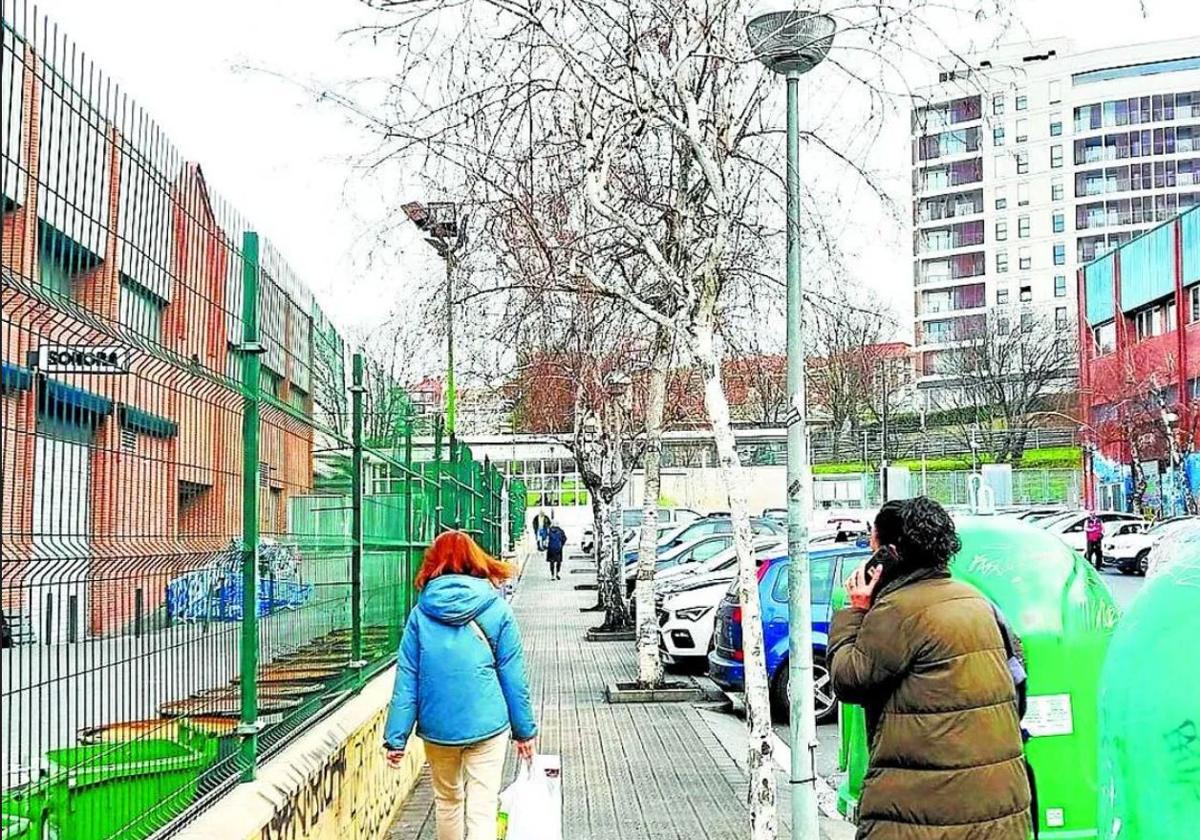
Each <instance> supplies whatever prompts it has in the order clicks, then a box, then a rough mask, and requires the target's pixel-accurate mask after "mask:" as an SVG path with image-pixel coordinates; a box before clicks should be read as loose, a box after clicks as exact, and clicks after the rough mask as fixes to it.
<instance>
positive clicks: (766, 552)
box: [654, 537, 787, 592]
mask: <svg viewBox="0 0 1200 840" xmlns="http://www.w3.org/2000/svg"><path fill="white" fill-rule="evenodd" d="M754 553H755V554H756V555H757V557H758V559H759V560H763V559H766V558H767V557H776V556H779V555H780V554H787V543H785V542H782V541H780V540H778V539H776V538H775V537H768V538H765V539H757V540H755V541H754ZM736 568H737V549H736V548H734V547H733V546H730V547H729V548H727V549H725V550H724V551H722V552H721V553H720V554H717V555H715V556H714V557H713V558H712V559H711V560H705V561H703V562H701V563H684V564H682V565H678V566H672V567H671V568H669V569H662V570H656V571H655V573H654V589H655V591H656V592H667V591H669V590H670V589H671V587H673V586H687V585H688V584H690V583H691V581H693V580H698V579H699V578H700V577H702V576H704V575H707V574H710V573H712V572H720V571H729V574H728V575H727V578H732V577H733V574H734V571H733V570H735V569H736Z"/></svg>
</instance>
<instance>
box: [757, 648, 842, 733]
mask: <svg viewBox="0 0 1200 840" xmlns="http://www.w3.org/2000/svg"><path fill="white" fill-rule="evenodd" d="M813 701H814V702H813V712H814V713H815V715H816V718H817V723H818V724H822V723H830V722H831V721H833V720H834V719H835V718H836V717H837V697H836V695H835V694H834V693H833V681H832V679H831V678H830V676H829V669H828V668H827V667H825V660H824V658H823V657H820V656H816V655H814V656H813ZM788 706H789V703H788V667H787V660H784V661H783V662H781V663H780V664H779V668H778V669H777V670H776V671H775V678H774V679H773V680H771V712H772V714H773V715H774V716H775V719H776V720H777V721H779V722H781V723H784V722H786V721H787V718H788Z"/></svg>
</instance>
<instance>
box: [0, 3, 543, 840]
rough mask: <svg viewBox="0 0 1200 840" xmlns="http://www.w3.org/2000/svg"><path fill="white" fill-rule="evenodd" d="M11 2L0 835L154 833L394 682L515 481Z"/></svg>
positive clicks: (1, 83)
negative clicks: (425, 410) (365, 346)
mask: <svg viewBox="0 0 1200 840" xmlns="http://www.w3.org/2000/svg"><path fill="white" fill-rule="evenodd" d="M0 11H2V18H3V44H2V50H0V89H2V91H3V96H2V97H0V103H2V104H0V123H2V133H0V139H2V140H3V148H2V153H0V187H2V190H0V191H2V193H3V197H4V206H3V221H4V231H3V234H4V235H3V238H4V248H3V266H2V272H3V276H2V293H3V300H2V303H3V315H2V321H0V332H2V338H3V342H2V346H3V377H2V379H0V386H2V387H0V403H2V408H3V413H2V415H0V419H2V427H0V476H2V490H3V499H2V508H3V510H2V512H0V546H2V555H0V568H2V572H3V574H2V581H0V602H2V606H3V617H4V649H3V651H2V653H0V670H2V672H3V686H2V688H0V695H2V697H0V706H2V708H0V729H2V732H0V740H2V741H3V746H2V747H0V756H2V758H3V767H2V776H3V795H2V799H0V814H2V816H3V836H4V838H6V840H7V838H25V837H30V838H32V837H38V838H40V837H43V836H48V835H50V834H52V833H57V836H60V837H71V838H88V839H89V840H90V838H96V840H101V838H145V837H150V836H153V835H156V834H166V833H169V832H170V831H172V830H174V829H175V827H177V826H178V825H179V824H180V822H181V821H185V820H187V819H188V818H189V817H190V815H192V814H194V813H196V812H197V811H198V810H199V809H200V808H202V807H203V806H204V805H205V804H207V803H208V802H210V801H211V800H212V799H213V798H215V797H216V796H217V795H219V794H220V793H221V792H222V791H224V790H225V789H227V788H228V787H230V786H232V785H234V784H236V783H237V782H238V780H240V779H248V778H252V777H253V775H254V773H255V769H256V767H257V766H258V764H259V762H260V761H261V760H262V759H263V757H264V756H266V755H269V754H270V753H271V752H272V751H273V750H275V749H277V748H278V747H279V746H280V745H282V744H284V743H286V742H287V741H288V739H289V738H291V737H292V736H294V734H295V733H296V732H298V731H300V730H302V729H303V728H304V727H305V726H306V725H308V724H309V723H311V722H312V721H313V720H314V719H316V718H317V717H318V716H319V715H320V714H322V713H323V712H324V711H325V710H327V709H328V708H329V707H330V706H331V705H332V704H335V703H337V702H340V701H341V700H342V699H344V698H345V697H346V696H348V694H350V693H353V692H354V691H355V690H357V688H359V687H360V686H361V685H362V684H363V682H364V681H365V680H366V679H368V678H369V677H370V676H371V675H372V674H375V673H377V672H379V671H380V670H382V669H384V668H386V667H387V666H388V665H389V663H390V662H391V659H392V657H393V654H394V651H395V649H396V646H397V643H398V641H399V635H400V631H401V628H402V627H403V622H404V620H405V618H406V616H407V613H408V611H409V610H410V609H411V607H412V605H413V600H414V592H413V588H412V580H413V575H414V571H415V569H416V566H417V564H418V563H419V561H420V556H421V552H422V550H423V548H424V547H425V546H426V545H427V544H428V542H429V541H430V540H431V539H432V538H433V537H434V536H435V535H436V534H437V533H439V532H440V531H442V530H445V529H446V528H451V527H457V528H463V529H466V530H469V531H470V532H472V533H473V534H475V536H476V537H477V539H478V540H479V541H480V542H481V544H482V545H483V546H484V548H485V549H487V550H488V551H491V552H499V551H500V550H501V549H502V548H503V546H502V545H501V540H502V533H503V531H504V525H505V519H506V518H510V519H511V517H512V516H513V501H514V500H515V499H516V498H518V497H519V498H521V499H522V501H523V496H524V493H523V491H521V492H517V493H512V492H510V493H509V496H508V498H509V509H507V510H506V509H505V508H504V506H503V495H504V492H505V490H504V486H503V478H502V477H501V475H500V474H499V473H498V472H497V471H496V469H495V468H494V467H492V466H491V465H490V464H488V463H487V462H486V461H485V462H479V461H476V460H474V459H473V457H472V455H471V452H470V450H469V449H468V448H467V447H465V446H463V445H462V444H461V443H459V442H458V441H456V440H455V439H454V438H453V436H450V435H444V434H442V432H441V431H440V422H439V421H438V420H437V419H436V418H431V417H429V416H427V415H426V416H421V415H419V414H418V412H417V411H416V408H415V406H414V405H413V403H412V402H411V401H410V400H409V399H408V398H407V395H405V394H404V393H403V391H402V390H401V389H400V388H399V387H398V386H397V385H396V384H395V383H392V384H390V385H389V386H388V388H387V393H386V394H375V393H372V392H371V391H370V390H369V389H368V388H366V387H365V386H364V385H363V376H362V369H363V363H362V359H361V358H360V357H357V356H353V357H350V356H348V353H347V351H346V348H345V346H344V343H343V341H342V339H341V338H340V337H339V335H338V332H337V330H336V329H335V328H334V327H333V325H332V324H330V322H329V320H328V319H327V318H326V316H325V315H324V314H323V313H322V312H321V310H320V308H319V307H318V306H317V305H316V303H315V301H314V300H313V299H312V296H311V294H309V293H308V291H307V290H306V289H305V288H304V286H303V285H302V284H301V283H300V282H299V280H298V279H297V277H296V276H295V274H293V272H292V271H291V269H290V268H289V267H288V265H287V264H286V262H285V261H284V260H283V259H282V258H281V256H280V255H279V254H278V253H277V252H276V251H275V249H274V248H273V247H272V246H271V243H270V242H269V241H267V240H266V239H264V238H261V237H259V236H258V235H257V234H256V233H255V231H254V230H253V228H252V226H251V225H250V224H249V223H247V222H246V221H245V220H243V219H242V218H241V217H240V216H239V215H238V214H237V213H236V212H235V211H234V210H233V209H232V208H231V207H229V206H228V205H227V204H225V203H224V202H223V201H222V200H221V199H220V198H219V197H218V196H217V195H216V194H215V193H214V192H213V190H212V189H211V188H210V186H209V185H208V183H207V182H206V180H205V178H204V175H203V173H202V171H201V170H200V168H199V167H198V166H197V165H195V164H193V163H188V162H186V161H184V160H182V159H181V158H180V157H179V156H178V155H177V154H176V153H175V152H174V150H173V149H172V147H171V146H170V144H169V142H168V141H167V140H166V138H165V137H163V136H162V134H161V133H160V132H159V131H158V129H157V128H156V127H155V126H154V125H153V123H152V122H150V120H149V119H147V118H146V116H145V115H144V114H142V113H141V112H140V111H139V110H138V109H137V108H136V106H134V105H133V103H131V102H129V101H128V100H126V99H125V98H124V97H123V96H120V95H117V94H116V93H115V90H114V88H113V87H112V86H111V85H110V84H108V83H107V82H106V81H105V80H104V79H103V77H102V75H101V74H100V73H99V71H98V70H97V69H96V68H94V67H93V66H91V65H90V64H88V63H87V62H85V61H84V60H83V59H82V52H81V51H80V50H78V49H77V48H76V47H75V46H74V45H73V44H71V43H70V42H69V41H67V39H66V38H65V36H63V35H61V34H60V33H59V32H58V31H57V30H56V29H54V28H53V27H51V26H49V25H48V24H47V23H46V22H45V21H44V20H41V19H39V18H37V17H36V16H34V15H32V14H30V12H29V8H28V7H26V6H25V5H24V4H13V3H9V2H4V0H0ZM431 426H432V427H433V429H434V431H435V433H434V434H433V441H432V443H427V442H425V441H426V439H427V436H417V435H415V434H414V432H415V431H416V430H420V431H421V432H422V433H424V432H425V431H426V430H428V429H429V428H430V427H431ZM516 533H518V531H517V530H511V531H510V536H511V535H515V534H516Z"/></svg>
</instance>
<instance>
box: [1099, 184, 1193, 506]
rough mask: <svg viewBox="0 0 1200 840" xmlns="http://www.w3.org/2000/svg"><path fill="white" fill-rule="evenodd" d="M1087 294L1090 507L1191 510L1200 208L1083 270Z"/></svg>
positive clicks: (1178, 217) (1144, 235) (1156, 229)
mask: <svg viewBox="0 0 1200 840" xmlns="http://www.w3.org/2000/svg"><path fill="white" fill-rule="evenodd" d="M1078 292H1079V322H1080V325H1081V328H1080V341H1079V345H1080V366H1079V367H1080V394H1081V401H1082V412H1083V414H1082V416H1083V420H1084V427H1085V430H1086V431H1087V432H1088V433H1089V434H1090V435H1091V441H1090V443H1091V444H1092V445H1093V447H1094V451H1095V456H1094V457H1093V458H1092V459H1089V460H1090V463H1091V469H1092V471H1093V475H1092V476H1090V477H1089V478H1090V480H1089V481H1088V482H1087V485H1088V487H1089V490H1090V494H1091V495H1090V500H1091V501H1092V502H1093V503H1097V504H1100V505H1101V506H1103V507H1110V506H1111V507H1124V506H1139V502H1140V506H1146V507H1152V508H1156V509H1159V510H1160V511H1163V512H1172V511H1179V510H1182V509H1183V508H1184V507H1185V506H1186V505H1188V504H1189V500H1188V494H1189V493H1190V494H1191V495H1192V497H1193V498H1194V496H1195V495H1196V494H1197V493H1200V458H1198V457H1197V455H1196V454H1195V452H1196V449H1197V440H1196V439H1197V436H1198V435H1200V208H1197V209H1193V210H1189V211H1188V212H1186V213H1183V214H1181V215H1179V216H1177V217H1175V218H1173V219H1171V220H1170V221H1168V222H1166V223H1165V224H1162V225H1159V226H1158V227H1156V228H1153V229H1152V230H1150V231H1147V232H1146V233H1144V234H1142V235H1141V236H1139V237H1137V238H1136V239H1133V240H1132V241H1130V242H1129V243H1127V244H1125V245H1122V246H1121V247H1119V248H1117V249H1116V250H1114V251H1113V252H1111V253H1109V254H1108V255H1106V256H1104V257H1101V258H1100V259H1098V260H1096V261H1095V262H1093V263H1091V264H1089V265H1087V266H1085V267H1084V268H1082V269H1080V271H1079V274H1078Z"/></svg>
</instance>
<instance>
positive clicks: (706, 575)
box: [654, 540, 787, 670]
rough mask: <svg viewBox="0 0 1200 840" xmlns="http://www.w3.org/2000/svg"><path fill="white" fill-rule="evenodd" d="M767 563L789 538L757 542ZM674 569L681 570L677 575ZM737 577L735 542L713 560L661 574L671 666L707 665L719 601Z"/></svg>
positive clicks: (665, 649) (659, 606)
mask: <svg viewBox="0 0 1200 840" xmlns="http://www.w3.org/2000/svg"><path fill="white" fill-rule="evenodd" d="M754 553H755V561H756V562H757V563H758V564H760V565H761V564H762V563H764V562H766V561H768V560H770V559H771V558H773V557H779V556H782V555H784V554H787V544H786V543H781V542H777V541H773V540H764V541H760V542H758V543H756V544H755V546H754ZM671 572H677V574H676V575H674V576H673V577H671V576H669V575H670V574H671ZM736 577H737V553H736V552H735V551H734V550H733V549H732V548H731V549H729V550H728V551H726V552H724V553H722V554H719V555H717V557H714V558H713V559H712V560H711V561H709V562H708V563H705V564H703V565H701V566H699V567H697V566H680V567H676V568H675V569H671V570H669V571H668V572H667V574H666V575H664V577H663V579H662V581H661V583H660V582H659V580H658V578H656V579H655V587H654V590H655V592H654V605H655V611H656V613H657V615H658V626H659V637H660V638H659V646H660V648H661V650H662V654H663V662H664V663H665V664H666V665H668V666H670V667H679V668H684V667H686V668H688V669H689V670H707V668H708V654H710V653H711V652H712V638H713V623H714V621H715V620H716V611H717V606H718V605H719V604H720V603H721V599H722V598H724V597H725V593H726V592H728V591H729V585H730V584H731V583H732V582H733V580H734V579H735V578H736Z"/></svg>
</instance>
